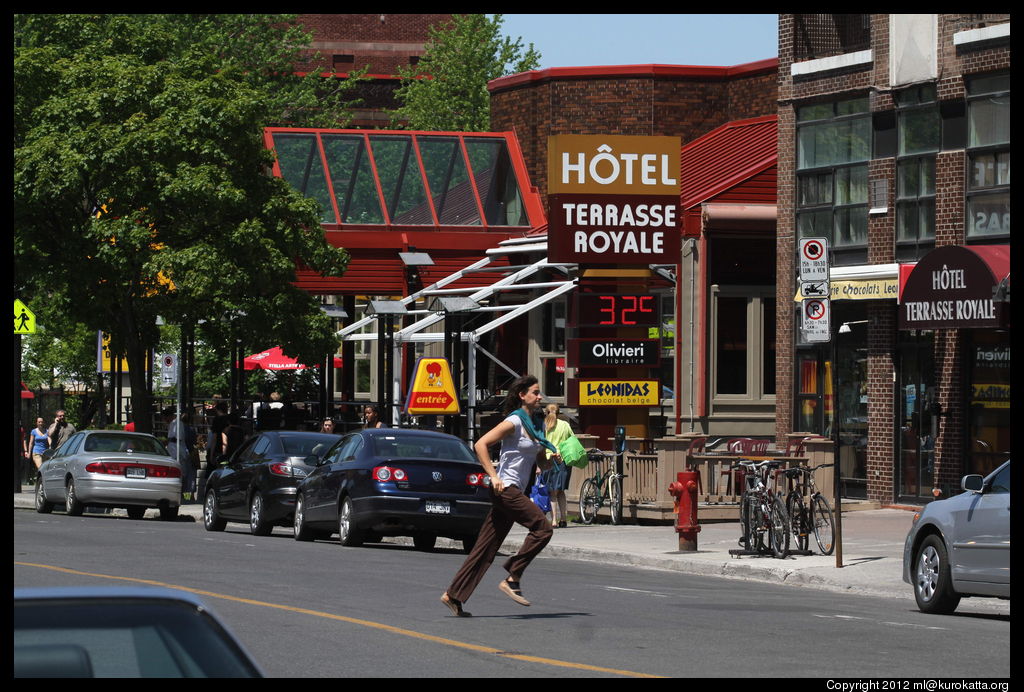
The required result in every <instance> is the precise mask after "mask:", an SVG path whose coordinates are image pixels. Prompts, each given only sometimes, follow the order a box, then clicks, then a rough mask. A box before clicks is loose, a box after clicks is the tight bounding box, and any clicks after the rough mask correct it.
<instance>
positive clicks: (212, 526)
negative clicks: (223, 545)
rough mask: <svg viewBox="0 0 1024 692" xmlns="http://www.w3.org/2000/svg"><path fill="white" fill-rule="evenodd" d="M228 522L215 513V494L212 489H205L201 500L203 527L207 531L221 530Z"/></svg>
mask: <svg viewBox="0 0 1024 692" xmlns="http://www.w3.org/2000/svg"><path fill="white" fill-rule="evenodd" d="M227 525H228V522H227V521H226V520H224V519H221V518H220V516H219V515H218V514H217V495H216V494H215V493H214V492H213V491H212V490H207V491H206V499H204V500H203V527H204V528H205V529H206V530H207V531H223V530H224V527H225V526H227Z"/></svg>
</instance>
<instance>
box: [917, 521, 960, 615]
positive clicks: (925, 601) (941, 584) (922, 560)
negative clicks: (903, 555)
mask: <svg viewBox="0 0 1024 692" xmlns="http://www.w3.org/2000/svg"><path fill="white" fill-rule="evenodd" d="M914 599H915V600H916V601H917V607H918V608H919V609H920V610H921V612H923V613H952V612H953V611H954V610H956V607H957V606H958V605H959V604H960V596H959V595H957V593H956V592H955V591H953V584H952V581H951V578H950V575H949V556H948V554H947V552H946V546H945V545H943V543H942V539H941V538H939V537H938V536H936V535H934V534H932V535H931V536H928V537H927V538H925V539H924V541H923V542H922V543H921V547H920V548H918V550H917V555H916V556H915V558H914Z"/></svg>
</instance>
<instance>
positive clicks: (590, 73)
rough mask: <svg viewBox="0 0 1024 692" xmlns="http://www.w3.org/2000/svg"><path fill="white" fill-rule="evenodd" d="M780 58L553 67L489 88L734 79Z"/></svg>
mask: <svg viewBox="0 0 1024 692" xmlns="http://www.w3.org/2000/svg"><path fill="white" fill-rule="evenodd" d="M778 69H779V59H778V58H769V59H767V60H759V61H757V62H749V63H745V64H742V65H733V66H732V67H714V66H706V65H658V64H650V65H601V66H595V67H549V68H547V69H544V70H531V71H529V72H520V73H519V74H514V75H509V76H507V77H499V78H498V79H494V80H491V81H490V82H488V83H487V89H488V90H489V91H492V92H494V91H499V90H502V89H511V88H514V87H518V86H523V85H524V84H530V83H536V82H546V81H550V80H558V79H607V78H615V77H666V78H677V79H695V78H696V79H732V78H735V77H753V76H755V75H759V74H764V73H769V72H775V71H776V70H778Z"/></svg>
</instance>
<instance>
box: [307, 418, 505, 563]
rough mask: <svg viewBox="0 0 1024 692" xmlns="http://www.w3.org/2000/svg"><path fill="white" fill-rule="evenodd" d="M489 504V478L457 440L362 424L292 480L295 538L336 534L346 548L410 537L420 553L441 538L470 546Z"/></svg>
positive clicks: (470, 452)
mask: <svg viewBox="0 0 1024 692" xmlns="http://www.w3.org/2000/svg"><path fill="white" fill-rule="evenodd" d="M490 508H491V487H490V479H489V478H488V477H487V474H485V473H484V472H483V469H482V468H481V467H480V464H479V462H478V461H477V459H476V456H475V455H474V454H473V453H472V451H470V448H469V446H468V445H467V444H466V443H465V442H463V441H462V440H460V439H459V438H457V437H454V436H452V435H446V434H444V433H438V432H433V431H428V430H417V429H412V428H375V429H367V430H360V431H358V432H353V433H351V434H349V435H346V436H345V437H343V438H342V439H341V441H340V442H339V443H338V444H337V445H336V446H335V447H334V448H333V449H331V450H330V451H329V452H328V453H327V455H326V456H325V458H324V459H323V461H322V462H321V463H320V464H319V465H318V466H317V467H316V468H315V469H314V470H313V471H312V472H311V473H310V474H309V475H308V476H307V477H306V478H304V479H303V480H302V481H301V482H300V483H299V484H298V496H297V498H296V506H295V521H294V535H295V539H296V540H299V541H308V540H312V539H314V538H317V537H327V536H330V535H331V534H333V533H337V534H338V538H339V540H340V541H341V544H342V545H346V546H358V545H361V544H362V543H363V542H367V541H368V542H374V541H379V540H380V539H381V538H382V537H384V536H412V537H413V542H414V544H415V545H416V547H417V548H419V549H420V550H431V549H432V548H433V547H434V544H435V542H436V540H437V537H438V536H444V537H446V538H453V539H456V540H461V541H462V545H463V548H464V549H465V550H467V551H468V550H470V549H471V548H472V546H473V543H474V542H475V541H476V536H477V534H478V533H479V531H480V525H481V524H482V523H483V520H484V517H486V516H487V512H488V511H490Z"/></svg>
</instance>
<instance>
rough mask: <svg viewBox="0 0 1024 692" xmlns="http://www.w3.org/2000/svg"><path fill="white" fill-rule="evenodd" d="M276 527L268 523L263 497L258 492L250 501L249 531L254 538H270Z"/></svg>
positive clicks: (254, 493)
mask: <svg viewBox="0 0 1024 692" xmlns="http://www.w3.org/2000/svg"><path fill="white" fill-rule="evenodd" d="M273 530H274V525H273V524H271V523H270V522H269V521H267V517H266V513H265V512H264V511H263V495H262V494H260V491H258V490H256V491H254V492H253V494H252V498H251V499H250V500H249V531H250V532H251V533H252V535H253V536H269V535H270V532H271V531H273Z"/></svg>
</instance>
